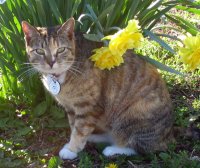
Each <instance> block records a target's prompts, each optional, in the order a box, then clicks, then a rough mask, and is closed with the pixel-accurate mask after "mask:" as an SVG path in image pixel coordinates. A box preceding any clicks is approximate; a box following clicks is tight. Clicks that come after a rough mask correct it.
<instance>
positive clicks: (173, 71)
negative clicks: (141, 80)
mask: <svg viewBox="0 0 200 168" xmlns="http://www.w3.org/2000/svg"><path fill="white" fill-rule="evenodd" d="M140 57H142V58H144V59H145V60H146V61H148V62H149V63H151V64H153V65H154V66H156V67H157V68H158V69H160V70H163V71H167V72H170V73H173V74H176V75H181V76H184V74H182V73H181V72H179V71H176V70H175V69H172V68H170V67H168V66H167V65H164V64H162V63H160V62H158V61H156V60H154V59H152V58H150V57H147V56H142V55H140Z"/></svg>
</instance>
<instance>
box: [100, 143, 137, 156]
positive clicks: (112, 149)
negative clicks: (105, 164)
mask: <svg viewBox="0 0 200 168" xmlns="http://www.w3.org/2000/svg"><path fill="white" fill-rule="evenodd" d="M103 154H104V155H105V156H107V157H109V156H113V155H127V156H130V155H136V152H135V150H134V149H131V148H122V147H118V146H108V147H106V148H105V149H104V150H103Z"/></svg>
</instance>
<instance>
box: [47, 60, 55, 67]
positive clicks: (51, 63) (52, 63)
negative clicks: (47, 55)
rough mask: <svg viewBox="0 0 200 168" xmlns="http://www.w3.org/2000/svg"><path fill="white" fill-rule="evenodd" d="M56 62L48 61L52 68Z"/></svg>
mask: <svg viewBox="0 0 200 168" xmlns="http://www.w3.org/2000/svg"><path fill="white" fill-rule="evenodd" d="M55 62H56V61H50V62H48V64H49V66H50V67H51V68H53V65H54V64H55Z"/></svg>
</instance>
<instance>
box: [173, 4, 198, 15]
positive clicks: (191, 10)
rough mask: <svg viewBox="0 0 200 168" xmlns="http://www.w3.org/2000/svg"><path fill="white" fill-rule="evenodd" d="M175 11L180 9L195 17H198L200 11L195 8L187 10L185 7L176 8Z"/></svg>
mask: <svg viewBox="0 0 200 168" xmlns="http://www.w3.org/2000/svg"><path fill="white" fill-rule="evenodd" d="M176 8H177V9H181V10H184V11H188V12H191V13H194V14H197V15H200V10H199V9H195V8H189V7H185V6H176Z"/></svg>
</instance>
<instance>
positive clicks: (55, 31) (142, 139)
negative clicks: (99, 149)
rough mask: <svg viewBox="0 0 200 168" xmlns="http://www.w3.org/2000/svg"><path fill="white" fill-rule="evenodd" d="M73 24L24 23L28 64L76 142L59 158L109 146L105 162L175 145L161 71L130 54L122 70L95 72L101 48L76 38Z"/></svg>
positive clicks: (72, 20)
mask: <svg viewBox="0 0 200 168" xmlns="http://www.w3.org/2000/svg"><path fill="white" fill-rule="evenodd" d="M74 24H75V21H74V19H73V18H70V19H69V20H68V21H66V22H65V23H64V24H62V25H61V26H56V27H51V28H45V27H43V28H39V27H33V26H31V25H30V24H28V23H27V22H25V21H23V22H22V28H23V32H24V34H25V41H26V51H27V53H28V58H29V61H30V63H31V64H32V65H33V66H34V67H35V69H36V70H38V71H39V72H40V73H41V74H42V75H43V78H42V81H43V83H44V85H45V87H46V88H47V89H48V90H49V91H50V93H51V94H52V95H53V96H54V97H55V99H56V100H57V101H58V103H59V104H61V105H62V106H63V107H64V108H65V110H66V113H67V115H68V119H69V124H70V127H71V136H70V141H69V142H68V143H67V144H66V145H64V147H63V148H62V149H61V150H60V152H59V155H60V157H61V158H62V159H74V158H76V157H77V153H78V152H80V151H81V150H83V148H84V146H85V145H86V143H87V142H88V141H92V142H109V143H110V146H107V147H106V148H105V149H104V150H103V154H104V155H105V156H112V155H115V154H125V155H133V154H137V153H148V152H154V151H161V150H165V149H166V148H167V143H168V142H170V141H171V139H173V136H172V133H171V132H172V131H171V130H172V123H173V115H172V104H171V100H170V96H169V93H168V91H167V88H166V86H165V82H164V81H163V80H162V79H161V77H160V75H159V73H158V72H157V70H156V68H155V67H154V66H152V65H150V64H149V63H147V62H145V61H144V60H143V59H142V58H141V57H139V56H137V55H136V54H134V53H133V52H132V51H130V50H128V51H127V52H126V53H125V54H124V59H125V62H124V64H123V65H121V66H119V67H117V68H114V69H112V70H100V69H99V68H96V67H94V64H93V63H92V62H91V61H90V59H89V57H90V56H91V55H92V50H93V49H96V48H99V47H101V46H102V44H101V43H96V42H91V41H88V40H86V39H84V38H83V36H82V34H81V33H77V34H75V33H74Z"/></svg>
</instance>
